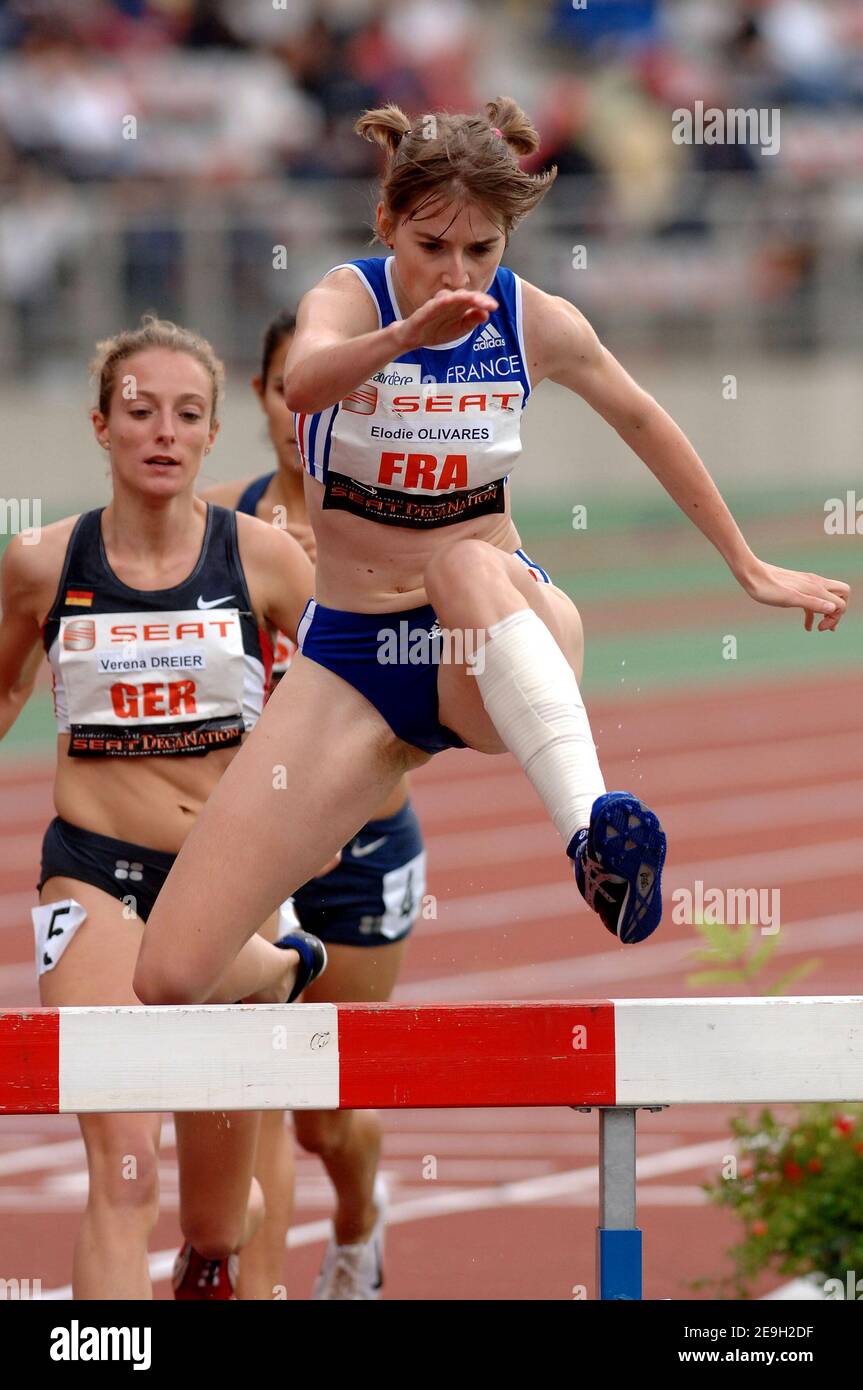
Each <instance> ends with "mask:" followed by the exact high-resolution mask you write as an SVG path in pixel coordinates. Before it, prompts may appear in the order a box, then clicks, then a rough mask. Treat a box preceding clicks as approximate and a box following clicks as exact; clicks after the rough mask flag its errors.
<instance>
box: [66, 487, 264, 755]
mask: <svg viewBox="0 0 863 1390" xmlns="http://www.w3.org/2000/svg"><path fill="white" fill-rule="evenodd" d="M102 511H103V508H98V509H97V510H95V511H92V512H85V513H83V515H82V516H80V517H79V518H78V520H77V522H76V523H75V528H74V530H73V532H72V535H71V536H70V538H69V544H68V546H67V548H66V558H65V561H64V564H63V572H62V574H61V576H60V583H59V585H58V588H57V594H56V596H55V599H54V602H53V604H52V606H51V610H50V612H49V614H48V617H47V618H46V620H45V625H44V627H43V633H42V636H43V641H44V644H45V650H46V652H47V654H48V661H49V664H50V666H51V673H52V676H53V682H54V713H55V716H56V719H57V728H58V732H60V733H69V735H70V741H69V756H70V757H136V756H137V757H142V756H159V755H165V754H198V755H204V754H206V753H209V752H210V750H211V749H213V748H227V747H231V746H232V745H233V744H237V743H239V742H240V739H241V738H242V736H243V733H244V732H247V731H248V730H249V729H251V728H252V727H253V726H254V724H255V721H256V720H257V718H258V716H259V715H260V713H261V709H262V708H263V703H264V692H265V691H266V688H267V685H268V683H269V679H270V668H271V666H272V657H273V649H272V643H271V642H270V639H269V636H268V635H267V633H266V632H265V631H263V630H262V629H261V628H259V627H258V624H257V620H256V618H255V615H254V613H253V611H252V603H251V599H250V597H249V590H248V585H247V584H246V577H245V575H244V573H243V567H242V564H241V563H240V553H239V548H238V545H237V519H236V516H235V515H234V513H233V511H230V510H229V509H227V508H225V507H217V506H214V505H213V504H212V503H210V504H209V505H208V509H207V521H206V527H205V530H204V542H203V545H202V546H201V553H200V555H199V556H198V562H197V564H196V565H195V568H194V569H193V570H192V572H191V574H190V575H189V576H188V578H186V579H184V580H183V582H182V583H181V584H176V585H174V587H173V588H171V589H131V588H129V586H128V585H127V584H124V583H123V582H122V580H121V579H119V578H118V577H117V575H116V574H114V572H113V570H112V569H111V567H110V565H109V563H108V558H107V556H106V554H105V546H104V542H103V540H102V527H101V519H102Z"/></svg>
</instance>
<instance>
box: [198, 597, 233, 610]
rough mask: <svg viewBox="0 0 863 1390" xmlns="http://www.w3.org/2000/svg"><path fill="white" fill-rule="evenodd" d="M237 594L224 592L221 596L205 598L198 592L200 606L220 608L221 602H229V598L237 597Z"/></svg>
mask: <svg viewBox="0 0 863 1390" xmlns="http://www.w3.org/2000/svg"><path fill="white" fill-rule="evenodd" d="M235 597H236V595H235V594H223V595H222V597H221V598H210V599H207V598H204V596H203V594H198V607H199V608H218V606H219V604H220V603H227V602H228V599H229V598H235Z"/></svg>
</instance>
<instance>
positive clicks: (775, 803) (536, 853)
mask: <svg viewBox="0 0 863 1390" xmlns="http://www.w3.org/2000/svg"><path fill="white" fill-rule="evenodd" d="M524 810H525V812H526V813H527V814H529V808H528V807H524ZM420 813H421V814H422V805H421V803H420ZM846 816H852V817H861V816H863V780H861V779H860V778H856V779H855V780H853V781H848V782H837V783H833V784H830V783H827V784H825V785H824V786H815V787H806V788H805V789H802V790H801V791H800V792H799V793H798V794H796V795H791V794H789V793H788V792H787V791H782V792H762V793H756V794H754V795H751V796H745V797H741V796H733V797H725V798H716V799H713V800H706V801H705V800H697V801H693V800H688V801H681V802H678V803H675V805H674V806H673V807H672V808H670V809H669V810H668V811H667V812H666V811H663V817H662V819H663V825H664V828H665V830H666V832H667V834H668V837H669V840H670V842H671V843H672V845H673V846H674V848H675V850H676V851H680V850H681V849H682V848H683V847H684V846H685V845H686V843H687V841H688V840H691V839H694V838H702V837H703V836H705V835H715V834H722V833H723V832H728V833H732V832H736V833H738V834H744V833H749V832H752V831H756V832H758V831H761V832H767V831H771V832H772V831H773V830H776V829H779V828H787V827H788V826H800V827H802V826H812V827H814V828H816V832H817V833H816V835H815V837H814V838H815V839H816V840H817V838H818V835H819V834H820V835H824V834H826V833H828V832H829V828H830V826H831V825H832V824H835V822H836V820H837V819H839V820H841V819H842V818H844V817H846ZM425 839H426V848H427V850H428V857H429V865H430V866H431V868H432V870H433V871H434V872H435V873H439V872H441V871H442V870H444V869H457V868H474V869H479V868H483V867H485V866H493V865H495V864H497V863H507V864H514V863H522V862H536V861H538V860H543V859H548V860H559V859H560V858H561V843H560V840H559V838H558V836H557V834H556V832H555V830H554V827H553V826H552V825H551V823H550V821H549V820H548V819H547V818H546V816H545V812H544V810H543V808H542V806H541V805H540V803H539V801H538V800H537V802H536V816H535V817H534V818H533V819H531V820H525V821H521V822H519V823H518V824H517V825H506V826H499V825H490V826H488V828H475V829H472V830H467V831H452V832H449V833H441V834H437V835H436V834H430V835H426V837H425ZM41 843H42V837H41V834H40V835H38V836H36V835H33V836H24V835H20V836H14V837H8V836H7V837H4V838H3V840H2V847H3V850H4V851H8V852H9V853H10V857H11V856H12V854H14V856H15V858H17V859H18V860H24V861H28V860H29V861H32V863H33V865H34V866H35V865H36V864H37V863H38V860H39V854H40V849H41ZM798 853H799V854H800V855H801V857H802V855H803V851H802V850H800V851H798ZM758 857H759V858H761V857H766V856H758ZM684 867H685V866H684ZM33 872H34V878H35V875H36V869H35V867H34V871H33ZM677 872H683V869H680V870H678V871H677ZM714 872H715V870H714ZM35 904H36V893H35V889H34V890H33V891H32V892H27V891H25V892H11V893H0V930H3V929H4V928H14V927H19V926H23V925H25V924H26V926H27V927H28V928H29V926H30V909H31V907H33V906H35ZM432 930H433V929H432Z"/></svg>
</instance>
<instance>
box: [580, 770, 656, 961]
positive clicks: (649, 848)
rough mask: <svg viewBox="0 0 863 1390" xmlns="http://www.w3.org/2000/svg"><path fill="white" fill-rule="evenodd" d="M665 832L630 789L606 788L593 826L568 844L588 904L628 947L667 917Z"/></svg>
mask: <svg viewBox="0 0 863 1390" xmlns="http://www.w3.org/2000/svg"><path fill="white" fill-rule="evenodd" d="M665 850H666V842H665V832H664V831H663V829H662V826H661V825H660V824H659V821H658V820H657V818H656V816H655V815H654V814H653V812H652V811H650V810H648V808H647V807H646V806H645V805H644V802H643V801H639V799H638V797H637V796H633V795H632V793H631V792H606V793H605V795H604V796H598V797H597V798H596V800H595V801H594V803H593V806H592V807H591V812H590V829H589V830H583V829H582V830H579V831H577V832H576V834H575V835H574V836H573V837H572V839H571V841H570V842H569V845H568V846H567V850H566V852H567V854H568V855H569V857H570V859H572V860H573V862H574V867H575V881H576V883H577V884H578V887H579V892H580V893H581V896H582V897H583V898H584V900H585V902H586V903H587V905H588V907H592V908H593V910H594V912H597V913H598V914H599V916H600V917H601V918H602V920H603V922H604V923H605V925H606V926H607V927H608V930H609V931H610V932H612V933H613V934H614V935H615V936H616V937H617V938H618V940H620V941H623V942H624V943H626V944H627V945H629V944H630V943H632V942H635V941H644V939H645V938H646V937H648V936H650V934H651V933H652V932H655V931H656V928H657V927H658V926H659V923H660V920H661V918H662V893H661V889H660V881H661V878H662V866H663V864H664V863H665Z"/></svg>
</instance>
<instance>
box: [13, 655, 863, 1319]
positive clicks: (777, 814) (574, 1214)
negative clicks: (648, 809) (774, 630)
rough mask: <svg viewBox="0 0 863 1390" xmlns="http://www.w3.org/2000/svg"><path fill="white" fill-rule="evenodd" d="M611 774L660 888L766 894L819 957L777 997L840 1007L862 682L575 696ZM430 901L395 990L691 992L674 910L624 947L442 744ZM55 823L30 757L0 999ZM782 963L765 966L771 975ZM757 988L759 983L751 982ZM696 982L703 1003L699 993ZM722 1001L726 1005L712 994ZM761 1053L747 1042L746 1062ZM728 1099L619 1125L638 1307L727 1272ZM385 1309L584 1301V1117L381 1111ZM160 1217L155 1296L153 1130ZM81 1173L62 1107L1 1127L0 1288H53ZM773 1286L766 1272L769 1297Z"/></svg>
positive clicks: (311, 1169)
mask: <svg viewBox="0 0 863 1390" xmlns="http://www.w3.org/2000/svg"><path fill="white" fill-rule="evenodd" d="M591 719H592V725H593V729H594V733H595V736H596V738H597V742H598V745H599V750H600V757H601V760H602V765H603V769H604V772H605V776H606V782H607V785H608V786H609V787H610V788H611V787H630V788H632V789H633V790H636V791H638V792H639V793H641V794H642V795H644V796H645V798H646V799H647V800H649V801H650V802H651V804H653V805H654V806H655V807H656V809H657V810H658V811H659V813H660V815H661V817H662V819H663V822H664V824H665V826H666V828H667V830H668V833H669V846H670V848H669V861H668V870H667V876H666V884H667V893H666V900H667V904H668V907H669V909H670V905H671V894H672V893H673V891H674V890H675V889H678V888H688V889H689V890H690V891H692V889H693V886H694V883H695V880H696V879H701V880H702V881H703V883H704V885H705V888H708V887H712V888H719V889H730V888H738V889H740V888H762V889H768V890H778V891H779V892H780V894H781V925H780V932H779V948H778V951H777V959H778V960H779V961H780V962H781V967H780V966H777V971H778V969H779V968H781V969H783V970H784V969H785V968H787V967H788V966H790V965H794V964H797V963H799V962H800V961H801V960H804V959H808V958H810V957H817V958H818V959H819V960H820V964H819V966H818V968H817V969H816V970H815V971H814V972H813V973H812V974H810V975H809V976H807V977H806V979H805V980H804V981H803V983H802V984H800V985H796V986H795V987H794V992H795V993H804V992H805V993H826V994H841V993H849V992H859V991H860V988H861V964H863V946H861V944H860V941H861V935H863V931H861V928H863V912H861V907H860V905H861V899H863V779H861V777H860V772H861V757H860V751H859V750H860V748H861V747H863V738H861V735H863V683H861V682H860V681H859V680H858V681H853V680H851V679H849V678H848V677H842V678H837V677H830V678H825V679H808V680H797V681H796V682H795V683H794V685H793V686H792V685H791V684H790V683H783V684H778V683H777V684H769V685H767V684H761V685H757V686H750V687H748V688H745V689H744V688H742V687H736V688H735V690H734V693H733V694H728V695H719V694H708V695H705V694H704V693H691V692H683V693H679V694H675V695H673V696H662V697H659V696H657V697H654V698H652V699H646V698H645V697H643V696H640V697H638V698H635V697H629V698H627V699H625V700H620V701H599V700H596V701H593V702H592V704H591ZM414 795H415V800H416V803H417V806H418V809H419V812H420V815H421V818H422V821H423V825H424V829H425V832H426V836H427V839H428V843H429V861H430V883H429V889H430V892H431V893H432V894H433V895H434V897H435V899H436V902H434V903H430V904H429V905H428V910H429V912H430V913H431V912H432V911H433V910H436V915H435V916H429V917H428V918H427V920H424V921H421V922H420V923H419V925H418V927H417V930H416V932H415V934H414V939H413V942H412V945H411V948H410V951H409V953H408V958H407V965H406V969H405V972H404V975H403V979H402V982H401V984H400V986H399V989H398V991H397V995H396V998H397V999H398V1000H402V1001H409V1000H411V999H417V1000H422V1001H423V1002H430V1001H432V1000H440V1001H442V1002H443V1001H446V1002H450V1001H456V1000H470V999H474V1000H477V999H495V998H533V999H542V998H547V999H550V998H558V999H567V998H588V997H597V998H603V997H608V996H612V997H617V998H636V997H646V996H651V995H653V996H670V995H677V996H685V995H686V994H691V993H695V992H696V991H692V990H690V989H689V988H688V987H687V983H686V980H687V975H688V974H689V973H690V972H691V970H692V969H693V968H694V966H693V962H692V961H691V959H689V953H690V952H691V951H692V950H693V949H694V948H695V947H696V946H697V945H698V944H699V943H698V939H697V937H696V933H695V932H694V930H693V928H692V927H689V926H686V925H682V924H676V923H675V922H673V921H672V918H671V912H670V910H667V911H666V915H665V919H664V921H663V925H662V927H661V928H660V930H659V932H658V933H657V934H656V935H655V936H654V937H653V938H652V939H651V940H650V941H649V942H646V943H643V944H641V945H639V946H635V947H628V948H627V947H621V946H619V945H618V944H617V943H616V942H615V941H614V939H613V938H612V937H611V936H610V935H609V934H608V933H607V932H606V931H605V930H604V929H603V928H602V927H601V925H600V924H599V923H598V921H597V919H595V918H594V917H593V916H592V914H590V913H589V912H588V911H587V909H586V908H585V906H584V904H583V903H582V901H581V899H580V897H579V896H578V893H577V891H576V889H575V887H574V884H573V882H572V879H571V873H570V870H569V867H568V864H567V861H566V860H565V859H564V857H563V856H562V854H561V851H560V846H559V843H558V841H557V837H556V835H555V832H554V830H553V829H552V828H551V827H550V826H549V824H548V822H547V818H546V816H545V813H544V811H543V809H542V807H541V805H540V803H539V802H538V800H537V798H536V796H535V794H534V793H533V791H532V789H531V788H530V786H529V784H528V783H527V781H526V780H525V778H524V777H523V775H522V774H521V772H520V771H519V769H518V768H517V767H516V766H515V765H514V764H513V762H512V760H511V759H510V758H508V757H506V758H483V757H481V756H479V755H475V754H471V753H445V754H442V755H441V756H440V757H438V758H436V759H435V760H434V761H433V762H432V763H431V764H430V765H429V766H428V767H427V768H425V769H423V771H422V772H420V773H418V774H417V775H416V776H415V778H414ZM50 815H51V800H50V767H49V766H48V765H47V764H46V763H44V762H29V763H22V762H19V763H15V764H8V765H6V767H5V768H4V769H3V773H2V777H0V833H2V836H3V843H4V850H5V853H4V855H3V865H2V870H0V1004H6V1005H12V1006H26V1005H28V1004H32V1003H35V1002H37V993H36V987H35V977H34V971H33V966H32V937H31V931H30V926H29V920H28V908H29V905H30V903H31V902H32V901H33V900H34V899H33V892H32V885H33V882H34V880H35V868H36V864H37V862H38V850H39V843H40V839H41V834H42V831H43V829H44V826H45V823H46V821H47V819H48V818H49V816H50ZM773 973H774V974H775V973H776V972H775V971H774V972H773ZM769 978H772V976H771V977H769ZM697 992H698V993H704V992H710V991H703V990H701V991H697ZM713 992H716V993H720V992H723V991H721V990H717V991H713ZM755 1046H757V1040H756V1039H753V1047H755ZM730 1113H731V1112H729V1111H728V1109H727V1108H725V1107H719V1106H710V1107H708V1106H703V1107H675V1108H673V1109H671V1110H667V1111H665V1112H663V1113H661V1114H658V1115H648V1114H645V1113H642V1114H640V1116H639V1132H640V1139H639V1157H640V1161H641V1165H642V1173H641V1181H640V1184H639V1223H640V1225H641V1226H642V1228H643V1230H644V1233H645V1266H646V1280H645V1293H646V1296H647V1297H648V1298H673V1299H680V1298H686V1297H693V1296H694V1297H707V1296H709V1293H710V1290H708V1289H700V1290H693V1289H692V1287H691V1282H690V1281H692V1280H695V1279H698V1278H703V1277H705V1276H710V1277H716V1276H718V1275H719V1274H720V1273H722V1272H728V1271H729V1269H730V1265H729V1263H728V1261H727V1259H726V1258H725V1251H726V1250H727V1249H728V1247H729V1246H730V1245H731V1244H732V1242H733V1240H734V1239H735V1238H736V1234H737V1227H736V1224H735V1222H734V1219H733V1217H732V1216H731V1215H730V1214H729V1213H728V1212H726V1211H720V1210H716V1209H714V1208H712V1207H710V1206H707V1205H706V1204H705V1202H704V1198H703V1193H702V1192H701V1189H700V1184H701V1183H702V1182H703V1181H705V1180H706V1179H708V1178H711V1177H714V1176H715V1175H716V1173H717V1172H718V1170H719V1167H720V1164H721V1162H722V1159H723V1156H724V1155H725V1154H726V1153H729V1152H731V1151H732V1147H731V1144H730V1141H729V1139H728V1134H729V1124H728V1121H729V1114H730ZM385 1128H386V1139H385V1145H384V1159H383V1169H384V1172H385V1173H386V1174H387V1176H388V1179H389V1182H390V1187H391V1202H392V1211H393V1223H392V1226H391V1230H390V1233H389V1238H388V1260H387V1288H386V1292H387V1294H388V1296H389V1297H392V1298H408V1299H418V1298H430V1299H447V1298H458V1299H471V1298H489V1299H502V1298H519V1299H521V1298H525V1299H571V1298H573V1297H574V1296H577V1295H579V1294H580V1293H581V1290H582V1289H584V1290H585V1291H586V1294H587V1296H588V1297H593V1296H594V1292H595V1290H594V1271H593V1250H594V1229H595V1225H596V1201H597V1184H596V1175H595V1170H594V1165H595V1161H596V1151H597V1139H596V1135H597V1118H596V1114H595V1113H593V1114H591V1115H582V1114H575V1113H571V1112H569V1111H565V1110H547V1109H536V1110H501V1111H497V1110H490V1111H489V1110H483V1111H464V1112H462V1111H404V1112H390V1113H388V1114H387V1115H386V1117H385ZM163 1152H164V1160H163V1165H162V1170H163V1210H162V1215H161V1217H160V1220H159V1224H158V1226H157V1229H156V1231H155V1233H154V1237H153V1240H152V1242H151V1250H152V1251H153V1260H152V1267H153V1273H154V1278H155V1279H156V1280H157V1283H156V1291H157V1296H158V1297H166V1296H167V1294H168V1285H167V1280H166V1275H167V1270H168V1266H169V1261H170V1255H171V1253H172V1252H173V1250H174V1249H175V1248H176V1244H177V1239H178V1231H177V1224H176V1164H175V1155H174V1151H173V1144H172V1131H171V1126H170V1122H169V1121H166V1124H165V1133H164V1148H163ZM85 1196H86V1169H85V1165H84V1161H83V1150H82V1147H81V1144H80V1141H79V1140H78V1138H77V1125H76V1123H75V1121H74V1120H73V1119H72V1117H69V1116H26V1117H23V1116H22V1117H6V1118H4V1119H3V1120H2V1121H0V1208H2V1221H0V1277H5V1278H13V1277H17V1278H27V1277H29V1278H31V1279H32V1278H37V1277H38V1278H41V1280H42V1286H43V1293H44V1292H45V1291H48V1290H50V1289H58V1290H62V1289H63V1287H64V1286H66V1285H67V1283H68V1279H69V1275H70V1268H71V1250H72V1242H73V1238H74V1231H75V1226H76V1221H77V1213H78V1212H79V1211H80V1209H81V1207H82V1205H83V1202H84V1200H85ZM297 1198H298V1202H297V1214H296V1222H295V1229H294V1231H293V1233H292V1242H293V1245H292V1248H291V1249H290V1251H289V1252H288V1254H287V1256H286V1262H285V1283H286V1285H287V1288H288V1293H289V1296H290V1297H296V1298H305V1297H307V1296H308V1292H309V1290H310V1287H311V1283H312V1281H313V1277H314V1273H315V1270H316V1267H317V1263H318V1261H319V1259H320V1255H321V1250H322V1246H323V1241H324V1239H325V1236H326V1231H327V1223H326V1216H327V1213H328V1211H329V1194H328V1190H327V1183H326V1179H325V1176H324V1174H323V1171H322V1169H321V1168H320V1166H319V1165H318V1163H317V1161H316V1160H314V1159H312V1158H311V1157H307V1156H300V1158H299V1162H298V1185H297ZM781 1282H782V1280H780V1279H779V1278H777V1277H773V1278H771V1277H766V1278H764V1279H763V1280H762V1284H761V1287H762V1290H763V1291H767V1290H768V1289H770V1288H774V1287H776V1286H777V1285H779V1284H780V1283H781Z"/></svg>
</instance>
